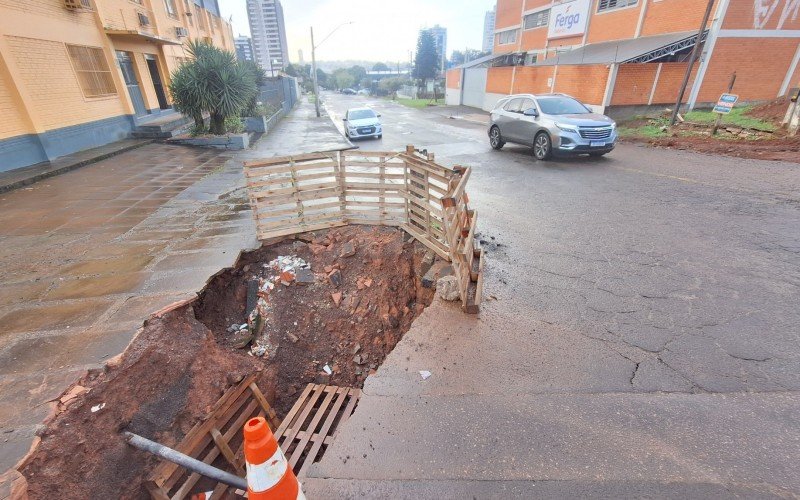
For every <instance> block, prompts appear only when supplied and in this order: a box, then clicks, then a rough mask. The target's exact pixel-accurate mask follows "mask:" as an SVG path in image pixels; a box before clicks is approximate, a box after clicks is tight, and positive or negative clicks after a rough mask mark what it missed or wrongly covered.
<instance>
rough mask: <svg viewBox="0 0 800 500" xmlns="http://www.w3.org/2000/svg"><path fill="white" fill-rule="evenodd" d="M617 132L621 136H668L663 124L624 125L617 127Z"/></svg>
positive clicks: (652, 137)
mask: <svg viewBox="0 0 800 500" xmlns="http://www.w3.org/2000/svg"><path fill="white" fill-rule="evenodd" d="M617 133H618V134H619V135H620V137H648V138H651V139H654V138H657V137H667V135H668V134H667V132H665V131H663V130H661V125H644V126H641V127H623V126H620V127H618V128H617Z"/></svg>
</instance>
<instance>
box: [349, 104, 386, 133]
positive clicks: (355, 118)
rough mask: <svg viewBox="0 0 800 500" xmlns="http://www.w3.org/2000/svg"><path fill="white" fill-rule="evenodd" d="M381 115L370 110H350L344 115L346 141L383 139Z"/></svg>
mask: <svg viewBox="0 0 800 500" xmlns="http://www.w3.org/2000/svg"><path fill="white" fill-rule="evenodd" d="M380 117H381V115H379V114H378V113H376V112H375V111H373V110H371V109H370V108H351V109H348V110H347V113H345V115H344V118H343V120H344V135H346V136H347V138H348V139H358V138H361V137H375V138H377V139H380V138H381V137H383V129H382V128H381V121H380V120H378V118H380Z"/></svg>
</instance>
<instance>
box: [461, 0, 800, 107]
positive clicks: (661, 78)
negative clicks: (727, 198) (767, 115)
mask: <svg viewBox="0 0 800 500" xmlns="http://www.w3.org/2000/svg"><path fill="white" fill-rule="evenodd" d="M706 6H707V3H706V1H705V0H572V1H569V2H558V1H555V2H553V1H551V0H497V7H496V11H497V14H496V21H495V44H494V47H493V53H492V55H491V56H488V57H486V58H483V59H479V60H477V61H473V62H471V63H469V64H467V65H465V66H462V67H460V68H455V69H452V70H450V71H448V73H447V102H448V103H449V104H466V105H469V106H474V107H479V108H483V109H486V110H489V109H491V108H492V107H493V106H494V104H495V103H496V102H497V100H498V99H499V98H500V97H502V96H504V95H508V94H512V93H547V92H563V93H566V94H570V95H573V96H575V97H577V98H578V99H580V100H582V101H583V102H585V103H586V104H588V105H590V106H592V107H593V108H595V109H597V110H598V111H600V110H606V109H607V108H609V107H610V108H611V109H610V110H609V111H610V112H615V111H618V112H623V111H625V109H626V108H627V109H628V110H629V109H630V108H633V107H637V108H638V107H642V106H649V105H659V106H661V105H665V104H674V102H675V100H676V98H677V94H678V89H679V86H680V82H681V80H682V78H683V75H684V74H685V72H686V67H687V64H688V63H687V60H688V57H689V53H690V52H691V50H692V47H693V46H694V44H695V42H696V38H697V31H698V29H699V27H700V23H701V21H702V19H703V13H704V11H705V9H706ZM711 12H712V14H711V16H710V18H709V21H708V24H707V26H706V29H705V31H704V32H703V35H702V37H701V43H702V46H701V49H702V50H701V55H700V58H699V60H698V62H697V63H695V66H694V70H693V72H692V75H691V78H690V80H689V86H688V87H687V92H686V97H685V101H684V102H686V101H688V105H689V106H690V107H695V106H698V105H705V104H708V103H711V102H714V101H716V100H717V98H718V97H719V95H720V94H721V93H722V92H724V91H725V90H726V89H727V86H728V82H729V80H730V77H731V74H732V73H733V72H734V71H735V72H736V84H735V86H734V89H733V91H734V93H736V94H739V95H740V98H741V99H742V100H744V101H763V100H770V99H774V98H776V97H778V96H781V95H786V94H787V92H789V91H790V90H791V89H792V88H793V87H796V86H797V85H798V82H800V64H798V60H800V0H716V2H715V3H714V6H713V10H712V11H711Z"/></svg>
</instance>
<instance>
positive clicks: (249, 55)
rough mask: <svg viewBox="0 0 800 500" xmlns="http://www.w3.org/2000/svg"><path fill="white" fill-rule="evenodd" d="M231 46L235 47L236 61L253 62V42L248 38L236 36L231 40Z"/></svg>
mask: <svg viewBox="0 0 800 500" xmlns="http://www.w3.org/2000/svg"><path fill="white" fill-rule="evenodd" d="M233 45H234V46H235V47H236V58H237V59H239V60H240V61H255V54H254V53H253V41H252V40H251V39H250V37H249V36H241V35H240V36H237V37H236V38H234V39H233Z"/></svg>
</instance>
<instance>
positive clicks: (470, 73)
mask: <svg viewBox="0 0 800 500" xmlns="http://www.w3.org/2000/svg"><path fill="white" fill-rule="evenodd" d="M486 73H487V68H466V69H464V94H463V99H462V103H463V104H464V106H472V107H473V108H483V100H484V97H485V96H486Z"/></svg>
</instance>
